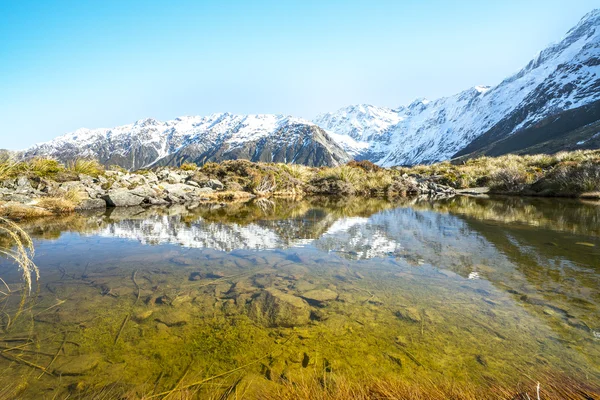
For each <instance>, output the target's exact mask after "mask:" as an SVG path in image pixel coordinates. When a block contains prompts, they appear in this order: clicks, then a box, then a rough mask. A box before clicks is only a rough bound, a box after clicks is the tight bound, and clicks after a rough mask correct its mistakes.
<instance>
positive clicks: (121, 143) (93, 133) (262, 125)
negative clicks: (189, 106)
mask: <svg viewBox="0 0 600 400" xmlns="http://www.w3.org/2000/svg"><path fill="white" fill-rule="evenodd" d="M34 156H51V157H55V158H57V159H59V160H61V161H68V160H72V159H75V158H77V157H93V158H97V159H98V160H100V162H102V163H103V164H106V165H119V166H121V167H123V168H127V169H132V170H135V169H140V168H145V167H150V166H154V165H180V164H181V163H183V162H187V161H191V162H197V163H201V164H202V163H205V162H208V161H222V160H226V159H237V158H242V159H249V160H252V161H265V162H286V163H301V164H306V165H311V166H321V165H328V166H331V165H338V164H340V163H343V162H346V161H348V159H349V156H348V155H347V154H346V152H345V151H344V150H343V149H342V148H341V147H340V146H339V145H338V144H337V143H336V142H335V141H333V140H332V139H331V137H329V136H328V135H327V134H326V133H325V132H324V131H323V130H322V129H320V128H319V127H318V126H316V125H314V124H312V123H310V122H308V121H304V120H302V119H298V118H292V117H285V116H281V115H232V114H228V113H223V114H213V115H210V116H207V117H182V118H177V119H175V120H172V121H166V122H160V121H157V120H154V119H145V120H140V121H137V122H136V123H134V124H129V125H124V126H120V127H116V128H112V129H79V130H77V131H75V132H73V133H69V134H66V135H64V136H61V137H59V138H57V139H54V140H52V141H50V142H47V143H42V144H39V145H36V146H34V147H32V148H31V149H29V150H27V151H26V152H25V157H34Z"/></svg>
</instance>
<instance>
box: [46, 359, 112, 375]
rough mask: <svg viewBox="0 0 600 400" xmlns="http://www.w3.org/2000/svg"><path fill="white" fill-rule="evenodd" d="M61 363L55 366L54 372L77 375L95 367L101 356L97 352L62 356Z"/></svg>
mask: <svg viewBox="0 0 600 400" xmlns="http://www.w3.org/2000/svg"><path fill="white" fill-rule="evenodd" d="M62 360H63V361H62V363H61V364H59V365H58V367H56V369H55V372H56V373H58V374H59V375H67V376H77V375H84V374H85V373H87V372H89V371H91V370H92V369H94V368H96V367H97V366H98V364H99V363H100V361H101V360H102V357H101V356H100V355H99V354H94V353H92V354H82V355H79V356H69V357H63V358H62Z"/></svg>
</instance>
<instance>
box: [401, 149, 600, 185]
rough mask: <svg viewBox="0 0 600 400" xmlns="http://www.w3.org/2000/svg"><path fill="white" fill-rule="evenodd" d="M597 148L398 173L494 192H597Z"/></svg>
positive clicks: (405, 169) (599, 161) (420, 167)
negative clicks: (489, 189)
mask: <svg viewBox="0 0 600 400" xmlns="http://www.w3.org/2000/svg"><path fill="white" fill-rule="evenodd" d="M598 169H600V150H578V151H572V152H560V153H556V154H535V155H515V154H508V155H505V156H501V157H479V158H473V159H468V160H465V161H462V162H461V163H451V162H449V161H445V162H440V163H436V164H432V165H417V166H414V167H410V168H409V167H403V168H398V171H399V172H400V173H406V174H417V175H422V176H425V177H430V178H432V179H434V180H436V181H438V182H439V183H442V184H445V185H449V186H452V187H454V188H457V189H464V188H470V187H477V186H489V187H491V188H492V189H493V190H494V191H497V192H511V193H520V192H528V193H527V194H535V192H541V193H543V194H546V195H559V196H577V195H578V194H580V193H583V192H589V191H597V190H598V189H599V188H600V183H599V179H598V174H599V172H598Z"/></svg>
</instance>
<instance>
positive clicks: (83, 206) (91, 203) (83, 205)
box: [75, 199, 106, 210]
mask: <svg viewBox="0 0 600 400" xmlns="http://www.w3.org/2000/svg"><path fill="white" fill-rule="evenodd" d="M100 208H106V201H105V200H103V199H85V200H82V201H81V202H80V203H79V204H78V205H77V207H75V209H76V210H95V209H100Z"/></svg>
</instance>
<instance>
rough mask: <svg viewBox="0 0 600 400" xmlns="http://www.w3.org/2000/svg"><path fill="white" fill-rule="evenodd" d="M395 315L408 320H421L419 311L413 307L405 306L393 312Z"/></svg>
mask: <svg viewBox="0 0 600 400" xmlns="http://www.w3.org/2000/svg"><path fill="white" fill-rule="evenodd" d="M394 314H395V315H396V317H398V318H400V319H401V320H404V321H408V322H421V313H419V310H417V309H416V308H414V307H406V308H403V309H400V310H398V311H396V312H395V313H394Z"/></svg>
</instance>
